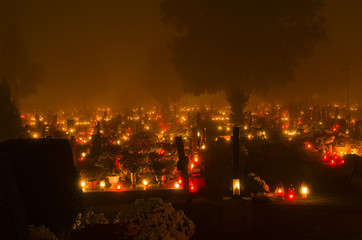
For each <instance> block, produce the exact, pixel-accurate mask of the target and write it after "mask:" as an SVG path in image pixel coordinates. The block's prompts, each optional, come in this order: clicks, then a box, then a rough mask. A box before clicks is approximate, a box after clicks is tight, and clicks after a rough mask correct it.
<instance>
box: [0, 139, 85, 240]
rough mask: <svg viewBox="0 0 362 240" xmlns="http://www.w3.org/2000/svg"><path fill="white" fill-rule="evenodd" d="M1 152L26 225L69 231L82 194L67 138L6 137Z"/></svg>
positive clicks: (0, 146) (57, 232) (78, 210)
mask: <svg viewBox="0 0 362 240" xmlns="http://www.w3.org/2000/svg"><path fill="white" fill-rule="evenodd" d="M0 152H5V153H7V155H8V156H9V159H10V162H11V166H12V169H13V172H14V175H15V177H16V185H17V187H18V190H19V195H20V199H21V200H22V202H23V205H24V209H25V212H26V215H27V218H28V222H29V224H34V225H36V226H37V225H41V224H43V225H45V226H46V227H48V228H49V229H50V230H51V231H53V232H54V233H55V234H56V235H58V236H59V235H60V234H62V233H65V232H67V231H70V230H71V229H72V224H73V222H74V219H75V217H76V214H77V213H78V212H80V211H81V210H82V208H83V196H82V192H81V189H80V187H79V176H78V173H77V172H76V169H75V167H74V165H73V159H72V150H71V148H70V144H69V141H68V140H62V139H27V140H9V141H6V142H1V143H0Z"/></svg>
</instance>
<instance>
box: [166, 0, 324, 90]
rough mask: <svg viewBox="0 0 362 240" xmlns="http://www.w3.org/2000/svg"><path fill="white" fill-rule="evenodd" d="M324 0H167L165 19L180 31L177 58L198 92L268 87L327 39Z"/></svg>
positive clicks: (281, 81)
mask: <svg viewBox="0 0 362 240" xmlns="http://www.w3.org/2000/svg"><path fill="white" fill-rule="evenodd" d="M322 6H323V4H322V0H293V1H290V0H274V1H270V0H226V1H220V0H164V1H163V2H162V3H161V19H162V21H163V22H164V23H166V24H169V25H171V26H174V27H175V28H176V29H177V31H178V33H179V34H178V35H177V36H175V38H174V39H173V41H172V43H171V51H172V54H173V62H174V64H175V67H176V71H177V72H178V73H179V75H180V77H181V79H182V80H183V86H184V89H185V91H187V92H190V93H192V94H195V95H199V94H202V93H205V92H207V93H215V92H219V91H227V90H229V89H231V88H233V87H235V86H238V87H242V88H243V89H244V90H245V91H247V92H250V91H255V90H266V89H268V88H269V87H271V86H272V85H276V84H284V83H286V82H288V81H290V80H292V79H293V69H294V68H295V67H296V66H297V64H298V62H299V61H300V59H302V58H304V57H307V56H308V55H310V54H311V52H312V50H313V47H314V46H315V45H316V44H317V43H319V42H320V41H322V40H324V39H325V38H326V37H325V33H324V30H323V23H324V20H323V18H321V17H319V16H318V13H319V11H320V9H321V8H322Z"/></svg>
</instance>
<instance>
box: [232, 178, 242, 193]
mask: <svg viewBox="0 0 362 240" xmlns="http://www.w3.org/2000/svg"><path fill="white" fill-rule="evenodd" d="M233 196H234V197H238V196H240V179H238V178H237V179H233Z"/></svg>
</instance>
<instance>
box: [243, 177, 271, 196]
mask: <svg viewBox="0 0 362 240" xmlns="http://www.w3.org/2000/svg"><path fill="white" fill-rule="evenodd" d="M245 191H246V192H247V193H266V192H269V186H268V185H267V184H266V183H265V181H264V180H262V179H260V177H258V176H256V175H255V173H249V174H248V176H247V177H246V179H245Z"/></svg>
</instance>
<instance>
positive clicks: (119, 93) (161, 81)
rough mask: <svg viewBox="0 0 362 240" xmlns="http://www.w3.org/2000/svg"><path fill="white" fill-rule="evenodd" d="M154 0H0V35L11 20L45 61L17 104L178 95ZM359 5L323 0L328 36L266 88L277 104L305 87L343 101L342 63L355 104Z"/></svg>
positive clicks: (361, 46)
mask: <svg viewBox="0 0 362 240" xmlns="http://www.w3.org/2000/svg"><path fill="white" fill-rule="evenodd" d="M160 2H161V0H102V1H100V0H77V1H74V0H73V1H49V0H37V1H28V0H1V2H0V34H2V35H3V34H4V32H5V29H6V28H7V26H8V24H9V23H10V22H11V23H13V24H15V25H16V26H17V27H18V28H19V30H20V33H21V35H22V37H23V39H24V41H25V44H26V50H27V52H28V54H29V56H30V58H31V59H33V60H35V61H37V62H38V63H40V64H41V65H42V66H43V68H44V76H45V80H44V82H43V83H42V84H41V85H39V88H38V92H37V94H36V95H34V96H31V97H28V98H26V99H25V100H22V101H21V102H20V106H21V108H22V109H33V108H42V109H48V108H50V109H58V108H67V107H71V106H80V107H84V106H91V105H93V104H97V105H109V106H112V107H116V108H118V109H123V108H125V107H131V106H136V105H138V104H157V103H158V101H162V100H164V99H165V98H167V97H164V96H162V93H163V92H167V93H168V94H170V93H171V95H172V96H173V97H174V98H175V99H178V97H180V96H181V93H182V89H181V86H180V80H179V79H178V78H177V75H176V74H175V73H174V71H173V66H172V64H170V62H169V61H168V59H169V58H170V54H169V51H168V43H169V42H170V40H171V38H172V36H173V34H174V30H173V29H172V28H171V27H170V26H167V25H165V24H164V23H162V22H161V21H160V15H159V4H160ZM361 12H362V1H360V0H345V1H340V0H325V8H324V10H323V11H322V12H321V15H323V16H324V17H325V18H326V25H325V26H326V31H327V35H328V38H329V40H328V42H326V43H321V44H319V46H318V47H317V48H316V49H315V51H314V54H313V56H312V57H311V58H309V59H307V60H304V61H303V62H301V64H300V67H299V68H298V69H297V70H296V72H295V73H296V82H294V83H291V84H290V85H288V86H285V87H284V88H276V89H273V90H271V91H270V92H268V93H266V95H265V96H264V97H265V99H268V100H273V102H275V103H276V102H278V101H286V100H290V99H295V97H292V96H298V94H303V95H309V96H312V98H313V99H314V100H315V101H316V102H317V103H325V102H331V103H342V104H344V103H345V102H346V87H345V86H346V84H345V83H346V81H345V80H346V73H345V72H342V71H341V69H342V68H343V67H344V66H345V65H346V64H349V65H350V77H351V79H350V87H351V97H350V100H351V104H354V103H361V102H362V94H360V91H361V89H362V80H361V79H362V31H361V23H362V14H361ZM281 93H283V94H281ZM296 93H297V94H296ZM155 96H157V97H155ZM165 96H166V95H165ZM276 96H278V97H276ZM187 99H191V98H185V97H184V98H182V101H183V102H188V101H187ZM193 99H197V98H193ZM258 99H261V98H259V97H258ZM188 103H189V102H188Z"/></svg>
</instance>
